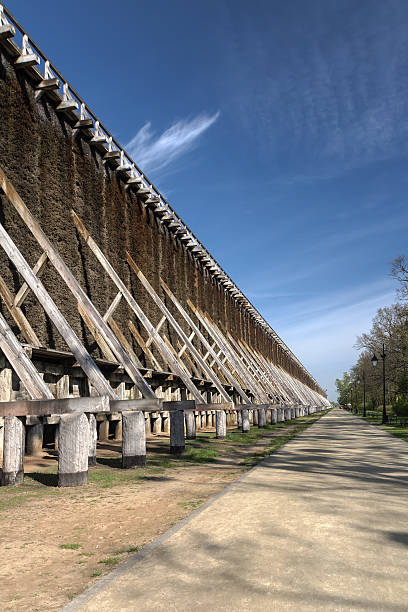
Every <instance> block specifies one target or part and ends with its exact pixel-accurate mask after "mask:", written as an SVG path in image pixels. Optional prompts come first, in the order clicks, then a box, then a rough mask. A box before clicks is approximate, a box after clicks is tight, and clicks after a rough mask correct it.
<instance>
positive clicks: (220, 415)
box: [215, 410, 227, 438]
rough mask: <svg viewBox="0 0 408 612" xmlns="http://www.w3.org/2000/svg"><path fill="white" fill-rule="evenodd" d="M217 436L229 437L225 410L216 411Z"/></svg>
mask: <svg viewBox="0 0 408 612" xmlns="http://www.w3.org/2000/svg"><path fill="white" fill-rule="evenodd" d="M215 437H216V438H226V437H227V415H226V412H225V410H217V411H216V434H215Z"/></svg>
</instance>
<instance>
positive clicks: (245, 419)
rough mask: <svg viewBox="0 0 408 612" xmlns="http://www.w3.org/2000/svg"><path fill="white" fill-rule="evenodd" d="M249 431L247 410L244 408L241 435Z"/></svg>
mask: <svg viewBox="0 0 408 612" xmlns="http://www.w3.org/2000/svg"><path fill="white" fill-rule="evenodd" d="M250 429H251V425H250V422H249V410H247V409H246V408H244V409H243V410H242V433H248V432H249V431H250Z"/></svg>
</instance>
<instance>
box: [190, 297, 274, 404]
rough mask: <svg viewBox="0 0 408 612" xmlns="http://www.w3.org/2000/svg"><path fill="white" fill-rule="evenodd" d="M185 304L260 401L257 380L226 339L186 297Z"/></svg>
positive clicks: (261, 393)
mask: <svg viewBox="0 0 408 612" xmlns="http://www.w3.org/2000/svg"><path fill="white" fill-rule="evenodd" d="M187 304H188V306H189V307H190V308H191V310H192V311H193V312H194V314H195V315H196V317H197V318H198V320H199V321H200V323H201V325H202V326H203V327H204V328H205V329H206V331H207V333H208V334H209V335H210V336H211V338H214V339H215V340H216V342H217V344H218V346H220V347H221V349H222V351H223V353H224V355H226V356H227V358H228V362H229V364H230V365H231V366H232V367H233V369H234V370H235V372H237V374H238V375H239V377H240V378H241V380H242V381H243V382H244V383H245V385H246V386H247V387H248V389H250V391H251V393H252V394H253V395H254V397H255V398H256V399H257V401H258V402H261V401H262V399H265V396H264V394H263V392H262V390H261V389H260V388H259V386H258V383H257V381H256V380H255V379H254V378H253V377H252V376H251V375H250V373H249V372H247V370H246V369H245V368H244V366H243V364H242V362H241V361H240V360H239V359H238V357H237V356H236V354H235V353H234V351H233V349H232V348H231V347H230V346H229V345H228V342H227V340H226V339H225V338H224V337H223V336H222V334H221V332H220V331H219V330H218V329H216V328H215V327H213V326H212V324H211V322H210V321H209V320H208V319H206V318H205V317H204V315H202V314H201V313H200V311H199V310H198V308H196V307H195V306H194V304H193V303H192V302H191V300H189V299H187Z"/></svg>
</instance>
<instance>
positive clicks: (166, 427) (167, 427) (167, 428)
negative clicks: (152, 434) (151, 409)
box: [162, 412, 170, 433]
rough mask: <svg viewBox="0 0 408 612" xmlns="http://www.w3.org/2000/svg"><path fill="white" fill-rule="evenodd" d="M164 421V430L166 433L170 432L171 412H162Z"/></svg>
mask: <svg viewBox="0 0 408 612" xmlns="http://www.w3.org/2000/svg"><path fill="white" fill-rule="evenodd" d="M162 423H163V431H164V433H170V419H169V413H168V412H163V413H162Z"/></svg>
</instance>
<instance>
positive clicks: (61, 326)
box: [0, 224, 116, 399]
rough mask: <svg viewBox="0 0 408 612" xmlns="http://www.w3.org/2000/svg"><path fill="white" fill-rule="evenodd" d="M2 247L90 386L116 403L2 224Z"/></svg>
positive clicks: (112, 394)
mask: <svg viewBox="0 0 408 612" xmlns="http://www.w3.org/2000/svg"><path fill="white" fill-rule="evenodd" d="M0 245H1V247H2V248H3V249H4V251H5V252H6V254H7V256H8V257H9V259H10V260H11V261H12V262H13V264H14V265H15V267H16V269H17V271H18V272H19V273H20V274H21V276H22V277H23V278H24V280H25V282H26V283H27V285H28V286H29V287H30V289H31V291H32V292H33V293H34V295H35V296H36V298H37V299H38V301H39V302H40V304H41V306H42V307H43V308H44V310H45V312H46V313H47V315H48V316H49V317H50V319H51V321H52V322H53V323H54V325H55V327H56V328H57V330H58V331H59V333H60V334H61V336H62V337H63V338H64V340H65V342H66V343H67V345H68V346H69V348H70V350H71V351H72V353H73V355H75V358H76V360H77V361H78V363H79V364H80V366H81V368H82V369H83V371H84V372H85V374H86V375H87V376H88V378H89V380H90V382H91V383H92V385H93V386H94V387H95V389H96V390H97V391H98V393H100V394H101V395H109V396H110V397H112V399H116V394H115V392H114V391H113V389H112V387H111V386H110V385H109V383H108V381H107V380H106V378H105V377H104V376H103V374H102V372H101V371H100V370H99V368H98V366H97V365H96V364H95V362H94V360H93V359H92V357H91V356H90V355H89V353H88V351H87V350H86V349H85V347H84V346H83V345H82V343H81V341H80V340H79V338H78V336H77V335H76V334H75V332H74V331H73V330H72V328H71V327H70V325H69V323H68V322H67V320H66V319H65V317H64V316H63V315H62V314H61V313H60V311H59V310H58V308H57V306H56V304H55V302H54V301H53V299H52V298H51V297H50V295H49V294H48V292H47V290H46V289H45V287H44V285H43V284H42V282H41V281H40V280H39V279H38V278H37V277H36V276H35V274H34V273H33V271H32V270H31V268H30V266H29V265H28V263H27V262H26V260H25V259H24V257H23V256H22V255H21V253H20V251H19V250H18V248H17V247H16V245H15V244H14V242H13V241H12V240H11V238H10V236H9V235H8V234H7V232H6V230H5V229H4V227H3V226H2V225H1V224H0Z"/></svg>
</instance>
